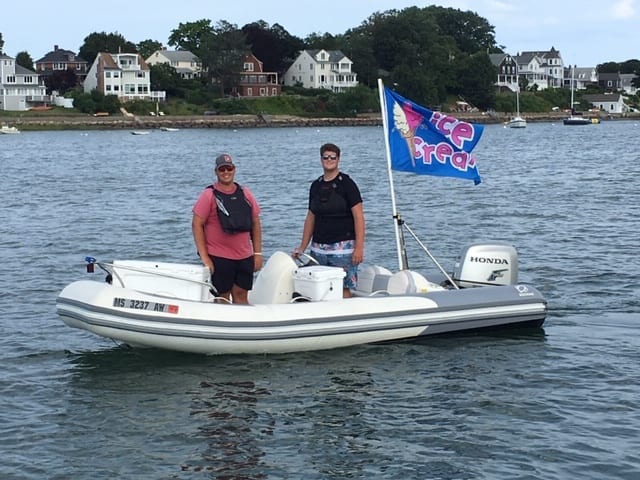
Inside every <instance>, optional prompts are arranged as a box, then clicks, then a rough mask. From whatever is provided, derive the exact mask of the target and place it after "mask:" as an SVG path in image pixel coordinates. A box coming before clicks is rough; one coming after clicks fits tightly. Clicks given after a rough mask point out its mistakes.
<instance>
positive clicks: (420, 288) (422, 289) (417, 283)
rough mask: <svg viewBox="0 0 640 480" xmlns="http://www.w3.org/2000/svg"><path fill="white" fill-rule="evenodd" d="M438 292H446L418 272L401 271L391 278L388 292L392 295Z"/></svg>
mask: <svg viewBox="0 0 640 480" xmlns="http://www.w3.org/2000/svg"><path fill="white" fill-rule="evenodd" d="M436 290H445V288H444V287H441V286H440V285H438V284H437V283H433V282H430V281H429V280H427V279H426V278H425V277H423V276H422V275H420V274H419V273H418V272H413V271H411V270H401V271H399V272H396V273H394V274H393V275H391V278H389V283H388V284H387V291H388V292H389V294H390V295H402V294H407V293H427V292H434V291H436Z"/></svg>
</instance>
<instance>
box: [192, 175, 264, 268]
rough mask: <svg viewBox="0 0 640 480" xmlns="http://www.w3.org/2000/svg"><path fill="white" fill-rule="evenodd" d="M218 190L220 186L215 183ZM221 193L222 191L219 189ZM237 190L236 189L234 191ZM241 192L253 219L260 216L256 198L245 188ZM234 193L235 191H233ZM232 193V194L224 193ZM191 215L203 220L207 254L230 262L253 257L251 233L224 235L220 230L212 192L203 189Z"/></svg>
mask: <svg viewBox="0 0 640 480" xmlns="http://www.w3.org/2000/svg"><path fill="white" fill-rule="evenodd" d="M214 186H215V187H216V188H219V187H220V185H219V184H218V183H215V184H214ZM219 189H220V190H221V191H222V189H221V188H219ZM236 190H237V189H236ZM242 191H243V193H244V196H245V198H246V199H247V201H248V202H249V204H250V205H251V214H252V216H253V218H254V219H255V218H258V217H259V216H260V206H259V205H258V202H257V200H256V197H255V196H254V195H253V193H251V190H249V189H248V188H247V187H245V186H243V187H242ZM234 192H235V190H234ZM225 193H233V192H225ZM192 211H193V213H194V214H195V215H197V216H198V217H200V218H204V219H205V224H204V236H205V239H206V242H207V252H209V255H214V256H216V257H222V258H229V259H231V260H242V259H243V258H247V257H250V256H251V255H253V245H252V244H251V232H240V233H226V232H225V231H224V230H222V226H221V225H220V220H219V219H218V209H217V208H216V201H215V199H214V197H213V190H212V189H211V188H205V189H204V191H203V192H202V193H201V194H200V196H199V197H198V200H196V203H195V204H194V205H193V209H192Z"/></svg>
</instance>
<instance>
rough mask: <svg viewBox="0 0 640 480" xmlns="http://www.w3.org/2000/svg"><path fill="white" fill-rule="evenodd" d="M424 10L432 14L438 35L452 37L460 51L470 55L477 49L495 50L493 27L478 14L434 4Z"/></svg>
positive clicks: (477, 50)
mask: <svg viewBox="0 0 640 480" xmlns="http://www.w3.org/2000/svg"><path fill="white" fill-rule="evenodd" d="M425 10H426V11H427V12H428V13H430V14H431V15H433V17H434V19H435V21H436V23H437V24H438V28H439V31H440V35H444V36H449V37H451V38H453V39H454V40H455V42H456V45H457V46H458V49H460V51H461V52H464V53H467V54H469V55H471V54H474V53H476V52H479V51H484V52H486V51H491V50H497V45H496V36H495V30H494V27H493V26H491V25H490V24H489V22H488V21H487V20H486V19H485V18H483V17H481V16H479V15H478V14H476V13H474V12H470V11H467V12H463V11H461V10H459V9H454V8H445V7H436V6H430V7H427V8H426V9H425Z"/></svg>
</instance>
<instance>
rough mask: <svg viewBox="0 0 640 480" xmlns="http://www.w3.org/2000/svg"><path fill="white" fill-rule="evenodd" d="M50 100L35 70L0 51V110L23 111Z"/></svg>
mask: <svg viewBox="0 0 640 480" xmlns="http://www.w3.org/2000/svg"><path fill="white" fill-rule="evenodd" d="M50 101H51V99H50V98H49V96H48V95H47V87H45V85H44V83H43V84H41V83H40V78H39V76H38V74H37V73H36V72H33V71H31V70H29V69H27V68H24V67H23V66H21V65H18V64H16V60H15V59H14V58H13V57H9V56H8V55H5V54H3V53H0V110H16V111H24V110H29V109H30V108H31V107H34V106H36V105H41V104H43V103H48V102H50Z"/></svg>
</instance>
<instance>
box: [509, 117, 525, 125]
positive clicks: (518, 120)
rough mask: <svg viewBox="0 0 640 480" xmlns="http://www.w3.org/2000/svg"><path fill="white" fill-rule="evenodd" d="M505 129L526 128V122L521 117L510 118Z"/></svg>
mask: <svg viewBox="0 0 640 480" xmlns="http://www.w3.org/2000/svg"><path fill="white" fill-rule="evenodd" d="M507 127H509V128H526V127H527V121H526V120H525V119H524V118H522V117H515V118H512V119H511V120H509V121H508V122H507Z"/></svg>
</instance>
